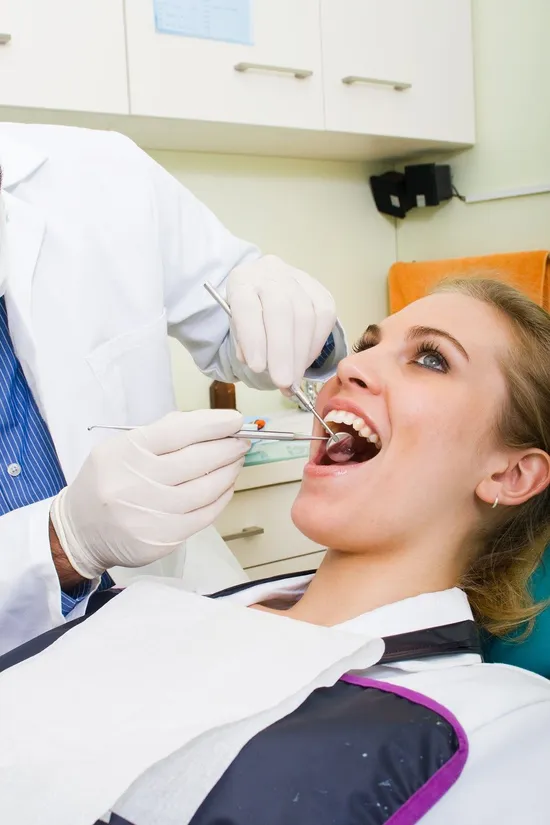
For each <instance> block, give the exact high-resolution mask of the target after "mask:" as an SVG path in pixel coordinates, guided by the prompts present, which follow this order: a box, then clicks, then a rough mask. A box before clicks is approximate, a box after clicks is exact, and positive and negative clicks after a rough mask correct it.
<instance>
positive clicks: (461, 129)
mask: <svg viewBox="0 0 550 825" xmlns="http://www.w3.org/2000/svg"><path fill="white" fill-rule="evenodd" d="M321 10H322V43H323V66H324V79H325V105H326V126H327V129H329V130H334V131H339V132H356V133H360V134H376V135H388V136H398V137H409V138H424V139H433V140H447V141H451V142H464V143H471V142H473V140H474V93H473V60H472V34H471V24H470V0H321Z"/></svg>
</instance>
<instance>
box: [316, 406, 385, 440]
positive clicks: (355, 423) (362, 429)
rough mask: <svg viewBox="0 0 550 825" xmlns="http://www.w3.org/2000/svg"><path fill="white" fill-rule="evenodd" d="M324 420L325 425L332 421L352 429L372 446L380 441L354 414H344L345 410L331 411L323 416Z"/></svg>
mask: <svg viewBox="0 0 550 825" xmlns="http://www.w3.org/2000/svg"><path fill="white" fill-rule="evenodd" d="M324 420H325V421H326V423H327V424H330V422H331V421H332V422H333V423H334V424H346V425H347V426H348V427H353V429H354V430H356V431H357V433H358V434H359V435H360V436H361V437H362V438H366V439H367V440H368V441H371V442H372V443H373V444H378V443H379V441H380V438H379V437H378V434H377V433H375V432H373V430H372V429H371V427H369V425H368V424H367V423H366V422H365V421H364V420H363V419H362V418H360V416H358V415H355V413H351V412H346V411H345V410H331V411H330V412H329V413H327V415H325V419H324Z"/></svg>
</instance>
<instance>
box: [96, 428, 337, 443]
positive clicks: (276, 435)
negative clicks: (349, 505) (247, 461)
mask: <svg viewBox="0 0 550 825" xmlns="http://www.w3.org/2000/svg"><path fill="white" fill-rule="evenodd" d="M137 429H138V428H137V427H131V426H129V425H128V424H92V426H91V427H88V430H124V431H129V430H137ZM229 438H249V439H250V440H251V441H328V440H329V439H328V437H327V436H326V435H305V434H303V433H290V432H284V431H280V430H246V429H244V430H239V431H238V432H236V433H233V435H230V436H229Z"/></svg>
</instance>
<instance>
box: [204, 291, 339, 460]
mask: <svg viewBox="0 0 550 825" xmlns="http://www.w3.org/2000/svg"><path fill="white" fill-rule="evenodd" d="M204 288H205V289H206V291H207V292H208V294H209V295H211V296H212V298H213V299H214V300H215V301H216V303H218V304H219V305H220V306H221V308H222V309H223V311H224V312H225V314H226V315H227V316H228V317H229V318H231V317H232V315H231V307H230V306H229V304H228V303H227V301H226V300H225V299H224V298H222V296H221V295H220V294H219V292H218V291H217V290H216V289H215V288H214V287H213V286H212V284H211V283H210V282H209V281H206V282H205V284H204ZM290 391H291V393H292V394H293V395H295V396H296V398H297V399H298V401H299V402H300V403H301V404H303V405H304V407H306V408H307V409H308V410H309V411H310V412H311V413H313V415H314V416H315V418H316V419H317V421H318V422H319V424H321V426H322V427H323V428H324V429H325V430H326V432H327V433H328V434H329V439H328V441H327V444H326V451H327V454H328V455H329V456H330V458H331V459H332V461H335V462H336V463H338V464H343V463H344V462H346V461H349V460H350V458H351V457H352V456H353V454H354V452H355V450H354V441H353V436H351V435H350V434H349V433H335V432H333V431H332V430H331V428H330V427H329V426H328V424H326V423H325V421H323V419H322V418H321V416H320V415H319V413H318V412H317V410H316V409H315V407H314V405H313V404H312V403H311V401H310V400H309V398H308V397H307V395H305V393H303V392H302V390H301V389H300V387H298V386H297V385H296V384H291V386H290ZM312 438H313V436H312Z"/></svg>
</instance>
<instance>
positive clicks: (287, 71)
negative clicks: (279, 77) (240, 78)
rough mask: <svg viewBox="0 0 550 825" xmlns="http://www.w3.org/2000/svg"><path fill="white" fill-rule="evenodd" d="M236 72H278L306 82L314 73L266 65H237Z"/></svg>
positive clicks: (306, 70)
mask: <svg viewBox="0 0 550 825" xmlns="http://www.w3.org/2000/svg"><path fill="white" fill-rule="evenodd" d="M234 68H235V71H236V72H249V71H250V70H254V71H258V72H276V73H277V74H292V75H294V77H296V78H297V79H298V80H305V78H306V77H311V75H312V74H313V72H312V71H311V70H310V69H291V68H289V67H288V66H267V65H265V64H264V63H237V64H236V66H235V67H234Z"/></svg>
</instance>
